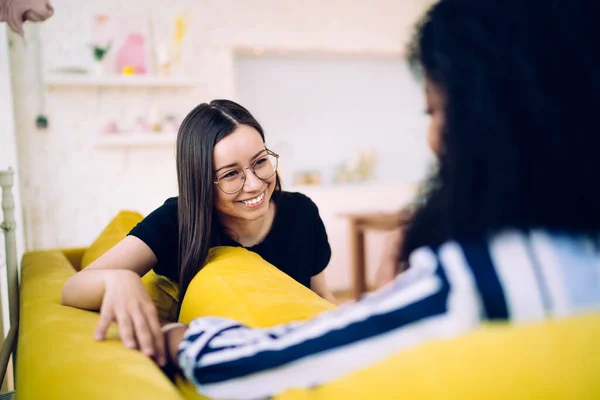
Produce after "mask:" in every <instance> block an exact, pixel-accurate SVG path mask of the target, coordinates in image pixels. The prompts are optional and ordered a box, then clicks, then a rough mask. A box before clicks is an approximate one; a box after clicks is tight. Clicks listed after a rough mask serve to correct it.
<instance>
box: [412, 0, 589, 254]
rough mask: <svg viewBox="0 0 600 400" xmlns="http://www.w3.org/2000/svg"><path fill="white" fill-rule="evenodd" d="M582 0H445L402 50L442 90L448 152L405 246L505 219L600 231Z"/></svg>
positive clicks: (458, 236)
mask: <svg viewBox="0 0 600 400" xmlns="http://www.w3.org/2000/svg"><path fill="white" fill-rule="evenodd" d="M586 4H587V5H589V4H591V3H590V2H589V1H583V0H485V1H481V0H441V1H439V3H437V4H436V5H434V6H433V7H432V8H431V9H430V11H429V12H428V13H427V14H426V16H425V17H424V19H423V20H422V22H421V23H420V25H418V27H417V31H416V33H415V35H414V38H413V41H412V45H411V47H410V48H409V60H410V62H411V64H412V66H413V67H415V70H417V71H420V72H421V73H422V74H421V75H422V76H424V77H425V78H426V79H428V80H429V81H430V82H432V83H433V84H434V85H435V86H436V87H437V88H438V89H439V90H440V91H442V92H443V95H444V97H445V102H446V106H445V120H446V124H445V129H444V132H443V134H442V138H441V140H442V144H443V146H442V147H443V148H444V152H443V154H442V155H441V156H440V159H439V168H438V169H437V172H436V173H435V174H434V175H433V176H432V177H431V179H430V180H429V184H428V186H429V187H430V188H431V189H430V191H429V193H428V195H427V196H426V202H425V205H424V206H423V207H421V208H420V209H419V210H418V211H417V212H416V214H415V216H414V220H413V221H412V224H411V225H410V226H409V228H408V231H407V233H406V238H405V242H404V247H403V251H402V254H403V256H404V257H406V256H408V254H410V252H411V251H413V250H414V249H416V248H418V247H421V246H435V245H438V244H441V243H442V242H444V241H447V240H470V239H482V238H485V237H486V236H488V235H490V234H493V233H494V232H497V231H499V230H502V229H505V228H516V229H520V230H523V231H528V230H531V229H535V228H542V229H548V230H557V231H563V232H576V233H589V234H597V233H598V232H600V190H599V188H600V185H599V184H598V179H599V176H600V157H599V156H598V152H599V151H600V125H599V123H598V120H599V119H598V114H599V113H600V95H599V93H600V73H598V71H599V68H600V59H599V58H598V50H597V49H598V43H597V42H596V38H597V37H598V35H597V32H598V21H597V18H598V17H597V15H596V14H595V13H593V12H591V10H588V9H587V8H586V7H585V5H586Z"/></svg>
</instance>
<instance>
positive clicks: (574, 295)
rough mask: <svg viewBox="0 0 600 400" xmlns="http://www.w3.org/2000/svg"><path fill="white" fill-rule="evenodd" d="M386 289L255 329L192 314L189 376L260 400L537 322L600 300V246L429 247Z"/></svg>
mask: <svg viewBox="0 0 600 400" xmlns="http://www.w3.org/2000/svg"><path fill="white" fill-rule="evenodd" d="M410 264H411V268H410V269H409V270H408V271H407V272H406V273H404V274H402V275H400V276H399V277H398V278H397V279H396V280H395V281H394V282H393V283H392V284H390V285H389V286H388V287H386V288H385V289H383V290H380V291H378V292H376V293H372V294H370V295H367V296H365V297H364V298H363V299H361V300H360V301H358V302H356V303H352V304H348V305H345V306H342V307H339V308H337V309H335V310H331V311H328V312H325V313H322V314H321V315H319V316H317V317H316V318H313V319H311V320H308V321H305V322H296V323H292V324H285V325H281V326H277V327H273V328H268V329H252V328H248V327H245V326H242V325H240V324H239V323H237V322H236V321H232V320H229V319H224V318H199V319H196V320H194V321H193V322H192V324H191V326H190V329H189V330H188V331H187V332H186V335H185V338H184V340H183V342H182V344H181V346H180V350H179V362H180V364H181V366H182V369H183V371H184V373H185V375H186V376H187V377H188V378H189V379H190V380H191V381H192V382H193V383H194V384H195V385H196V387H197V389H198V391H199V392H200V393H202V394H204V395H207V396H209V397H212V398H227V399H257V398H264V397H269V396H272V395H275V394H277V393H279V392H281V391H283V390H286V389H289V388H306V387H312V386H315V385H319V384H322V383H325V382H328V381H331V380H333V379H336V378H338V377H341V376H343V375H345V374H347V373H349V372H352V371H355V370H357V369H360V368H363V367H366V366H368V365H371V364H373V363H375V362H377V361H380V360H382V359H383V358H385V357H386V356H389V355H390V354H393V353H395V352H398V351H401V350H405V349H409V348H412V347H415V346H417V345H419V344H420V343H423V342H426V341H429V340H432V339H437V338H449V337H454V336H457V335H459V334H461V333H464V332H467V331H470V330H472V329H474V328H475V327H476V326H478V325H479V324H481V322H483V321H485V320H510V321H513V322H515V323H522V322H531V321H536V320H540V319H542V318H546V317H547V316H565V315H569V314H572V313H574V312H578V311H585V310H592V309H593V310H597V309H598V308H599V306H600V254H599V252H598V249H597V248H595V247H594V246H590V245H589V243H587V242H586V241H585V240H584V239H576V238H572V237H568V236H560V235H550V234H548V233H545V232H533V233H531V234H527V235H526V234H522V233H519V232H505V233H502V234H499V235H496V236H495V237H494V238H493V239H492V240H490V241H489V242H483V241H482V242H480V243H469V244H464V245H459V244H458V243H454V242H450V243H446V244H444V245H443V246H441V247H440V248H439V249H436V250H434V249H430V248H422V249H419V250H416V251H415V252H414V253H413V254H412V255H411V258H410Z"/></svg>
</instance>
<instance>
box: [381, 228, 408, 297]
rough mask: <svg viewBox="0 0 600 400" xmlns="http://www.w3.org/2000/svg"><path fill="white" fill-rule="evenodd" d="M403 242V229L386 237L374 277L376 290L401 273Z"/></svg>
mask: <svg viewBox="0 0 600 400" xmlns="http://www.w3.org/2000/svg"><path fill="white" fill-rule="evenodd" d="M403 240H404V228H403V227H401V228H398V229H396V230H395V231H393V232H392V233H390V234H389V235H388V237H387V238H386V240H385V243H384V245H383V251H382V253H381V261H380V262H379V267H378V269H377V274H376V275H375V285H376V287H377V288H380V287H382V286H385V285H387V284H388V283H390V282H391V281H393V280H394V278H395V277H396V275H398V273H400V272H401V268H400V265H401V263H400V248H401V247H402V242H403Z"/></svg>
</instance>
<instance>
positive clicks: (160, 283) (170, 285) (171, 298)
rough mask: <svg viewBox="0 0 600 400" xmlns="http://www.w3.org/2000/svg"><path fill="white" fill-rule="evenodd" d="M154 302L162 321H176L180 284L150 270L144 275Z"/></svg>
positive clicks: (144, 282) (146, 285) (147, 288)
mask: <svg viewBox="0 0 600 400" xmlns="http://www.w3.org/2000/svg"><path fill="white" fill-rule="evenodd" d="M142 283H143V284H144V286H145V287H146V290H147V291H148V294H149V295H150V298H151V299H152V302H153V303H154V305H155V306H156V311H158V317H159V318H160V319H161V320H162V321H169V322H176V321H177V312H178V310H179V284H177V283H176V282H173V281H172V280H170V279H169V278H167V277H166V276H162V275H158V274H156V273H155V272H154V271H153V270H150V271H149V272H148V273H147V274H146V275H144V276H143V277H142Z"/></svg>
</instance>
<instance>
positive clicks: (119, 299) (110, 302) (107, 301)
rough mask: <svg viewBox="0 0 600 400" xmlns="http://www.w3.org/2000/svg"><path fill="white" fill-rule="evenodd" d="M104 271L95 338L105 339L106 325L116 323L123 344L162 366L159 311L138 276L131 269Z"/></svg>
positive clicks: (161, 335) (163, 351)
mask: <svg viewBox="0 0 600 400" xmlns="http://www.w3.org/2000/svg"><path fill="white" fill-rule="evenodd" d="M107 272H109V273H107V274H105V275H104V288H105V290H104V297H103V299H102V306H101V307H100V321H99V322H98V327H97V329H96V333H95V338H96V340H104V339H105V338H106V332H107V331H108V327H109V326H110V324H111V323H112V322H116V323H117V325H118V326H119V335H120V336H121V340H122V341H123V343H124V344H125V346H127V347H128V348H130V349H139V350H140V351H141V352H142V353H144V354H145V355H146V356H148V357H152V358H153V359H154V360H155V361H156V362H157V363H158V364H159V365H161V366H163V365H165V363H166V361H167V358H166V354H165V342H164V338H163V334H162V331H161V328H160V324H159V320H158V313H157V311H156V307H155V306H154V304H153V303H152V300H151V299H150V296H148V293H147V292H146V288H145V287H144V284H143V283H142V280H141V279H140V276H139V275H138V274H137V273H135V272H133V271H131V270H111V271H107Z"/></svg>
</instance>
